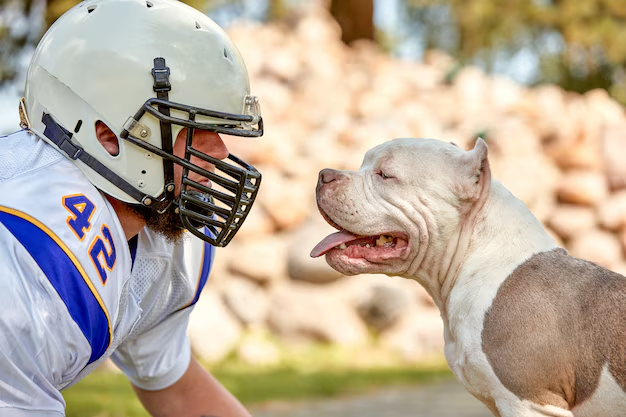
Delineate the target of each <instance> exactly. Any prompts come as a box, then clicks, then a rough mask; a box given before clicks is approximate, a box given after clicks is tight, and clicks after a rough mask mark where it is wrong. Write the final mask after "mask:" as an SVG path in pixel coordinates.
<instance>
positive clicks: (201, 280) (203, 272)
mask: <svg viewBox="0 0 626 417" xmlns="http://www.w3.org/2000/svg"><path fill="white" fill-rule="evenodd" d="M204 233H205V234H208V233H211V232H210V231H209V229H207V228H206V227H205V228H204ZM213 259H215V247H214V246H213V245H209V244H208V243H206V242H204V246H203V248H202V267H201V268H200V274H199V275H198V286H197V287H196V294H195V295H194V297H193V299H192V300H191V301H190V302H189V303H187V304H186V305H185V306H184V307H181V308H179V309H178V310H177V311H180V310H183V309H185V308H187V307H189V306H192V305H194V304H195V303H197V302H198V299H199V298H200V293H201V292H202V289H203V288H204V286H205V284H206V282H207V281H208V279H209V274H210V273H211V267H212V266H213Z"/></svg>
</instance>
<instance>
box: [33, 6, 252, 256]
mask: <svg viewBox="0 0 626 417" xmlns="http://www.w3.org/2000/svg"><path fill="white" fill-rule="evenodd" d="M21 111H22V113H23V116H24V117H23V120H24V119H27V122H28V124H29V126H28V128H30V129H31V130H32V131H33V132H35V133H36V134H37V135H38V136H40V137H42V138H43V139H44V140H46V141H48V142H49V143H51V144H53V145H54V146H56V147H57V148H58V149H60V151H61V152H62V153H64V154H66V155H67V156H68V157H69V158H70V159H72V160H73V161H74V163H75V164H76V165H77V166H78V167H79V168H80V169H81V170H82V171H83V172H84V173H85V175H86V176H87V177H88V178H89V180H90V181H91V182H92V183H93V184H94V185H95V186H96V187H98V188H99V189H101V190H102V191H103V192H105V193H107V194H109V195H111V196H113V197H115V198H117V199H119V200H122V201H124V202H127V203H131V204H142V205H144V206H147V207H150V208H154V209H155V210H157V211H159V212H165V211H167V210H175V211H176V212H177V213H180V217H181V222H182V227H185V228H187V229H189V230H190V231H191V232H192V233H194V234H195V235H197V236H199V237H200V238H202V239H204V240H206V241H208V242H209V243H211V244H213V245H216V246H225V245H226V244H228V242H229V241H230V240H231V239H232V237H233V236H234V234H235V233H236V232H237V230H238V229H239V227H240V226H241V224H242V223H243V221H244V219H245V218H246V216H247V214H248V212H249V210H250V207H251V205H252V203H253V202H254V199H255V197H256V194H257V191H258V187H259V185H260V181H261V175H260V174H259V172H258V171H257V170H256V169H255V168H254V167H252V166H251V165H249V164H247V163H246V162H244V161H242V160H240V159H239V158H237V157H235V156H234V155H229V157H228V160H223V161H220V160H217V159H215V158H212V157H211V156H209V155H206V154H204V153H201V152H199V151H198V150H196V149H194V148H193V147H192V143H191V139H192V137H193V131H194V129H204V130H209V131H213V132H218V133H225V134H229V135H237V136H255V137H256V136H261V135H262V134H263V120H262V118H261V114H260V109H259V105H258V100H257V98H256V97H254V96H251V95H250V92H249V80H248V73H247V70H246V67H245V64H244V62H243V59H242V57H241V55H240V54H239V52H238V50H237V49H236V47H235V45H234V44H233V43H232V41H231V40H230V39H229V38H228V36H227V35H226V34H225V32H224V31H223V30H222V29H221V28H220V27H219V26H217V25H216V24H215V23H214V22H213V21H212V20H211V19H210V18H209V17H208V16H206V15H205V14H203V13H201V12H199V11H197V10H195V9H193V8H191V7H189V6H187V5H185V4H184V3H181V2H179V1H177V0H87V1H84V2H82V3H80V4H78V5H77V6H75V7H73V8H72V9H70V10H69V11H68V12H66V13H65V14H64V15H63V16H61V17H60V18H59V19H58V20H57V21H56V22H55V23H54V24H53V25H52V26H51V27H50V29H49V30H48V31H47V32H46V34H45V35H44V36H43V38H42V40H41V41H40V43H39V45H38V47H37V49H36V51H35V54H34V56H33V58H32V61H31V64H30V67H29V69H28V74H27V77H26V88H25V100H24V101H23V104H22V109H21ZM97 121H102V122H104V123H105V124H106V125H107V126H108V127H109V128H110V129H111V130H112V131H113V132H114V133H115V134H116V135H117V137H118V138H119V154H118V155H111V154H109V153H108V152H107V151H106V150H105V149H104V147H103V146H102V145H101V144H100V142H99V141H98V140H97V138H96V132H95V126H96V122H97ZM184 127H187V128H188V134H187V147H186V153H185V157H184V158H178V157H176V156H174V155H173V154H172V148H173V141H174V140H175V139H176V136H177V135H178V133H179V132H180V131H181V129H182V128H184ZM191 156H195V157H198V158H200V159H202V160H205V161H209V162H210V163H211V164H213V165H214V166H215V167H216V170H215V171H216V172H215V173H212V172H208V171H206V170H203V169H202V168H200V167H198V166H197V165H194V164H192V163H191V162H190V158H191ZM174 164H179V165H181V166H182V167H183V183H182V186H181V193H180V196H175V195H174ZM190 171H192V172H195V173H197V174H200V175H202V176H204V177H205V178H208V179H209V180H210V181H211V183H212V184H214V185H217V186H213V187H211V188H208V187H206V186H204V185H203V184H201V183H198V182H195V181H191V180H190V179H189V178H188V174H189V172H190ZM203 226H206V227H208V228H209V230H210V231H211V234H212V235H213V236H206V235H205V234H204V233H202V231H201V230H197V229H203Z"/></svg>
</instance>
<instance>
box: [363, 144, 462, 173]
mask: <svg viewBox="0 0 626 417" xmlns="http://www.w3.org/2000/svg"><path fill="white" fill-rule="evenodd" d="M464 153H465V151H464V150H463V149H461V148H459V147H458V145H456V144H453V143H450V142H444V141H441V140H437V139H420V138H398V139H392V140H390V141H387V142H384V143H382V144H380V145H378V146H376V147H374V148H372V149H370V150H369V151H368V152H367V153H366V154H365V157H364V159H363V166H364V167H372V166H375V165H376V164H377V163H379V162H380V161H381V160H386V161H390V162H393V161H394V160H397V161H398V162H400V161H407V162H408V161H412V162H414V163H417V162H419V161H423V162H429V163H431V164H432V163H434V164H439V163H446V161H449V160H450V159H451V158H455V157H460V156H461V155H463V154H464Z"/></svg>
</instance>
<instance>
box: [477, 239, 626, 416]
mask: <svg viewBox="0 0 626 417" xmlns="http://www.w3.org/2000/svg"><path fill="white" fill-rule="evenodd" d="M482 349H483V352H484V353H485V355H486V356H487V359H488V360H489V363H490V364H491V366H492V368H493V370H494V372H495V374H496V375H497V376H498V378H499V379H500V382H502V384H503V385H504V386H505V387H506V388H507V389H508V390H509V391H511V392H512V393H514V394H515V395H516V396H517V397H519V398H520V399H526V400H529V401H532V402H534V403H537V404H542V405H548V404H550V405H554V406H557V407H561V408H564V409H572V408H573V407H574V406H576V405H580V404H582V403H583V402H584V401H585V400H587V399H589V398H590V397H591V396H592V395H593V393H594V392H595V390H596V389H597V387H598V383H599V380H600V374H601V373H602V368H603V367H604V366H605V365H608V369H609V371H610V373H611V374H612V375H613V377H614V378H615V380H616V381H617V383H618V384H619V385H620V387H622V390H624V391H626V278H625V277H623V276H622V275H619V274H617V273H615V272H612V271H609V270H607V269H604V268H602V267H600V266H598V265H596V264H594V263H591V262H588V261H585V260H582V259H578V258H574V257H572V256H568V255H567V253H566V252H565V250H563V249H555V250H552V251H549V252H543V253H539V254H536V255H534V256H532V257H531V258H530V259H528V260H527V261H526V262H524V263H523V264H521V265H520V266H518V267H517V269H516V270H515V271H513V273H512V274H511V275H510V276H509V277H508V278H507V279H506V280H505V281H504V282H503V283H502V285H501V286H500V288H499V289H498V293H497V294H496V297H495V298H494V300H493V303H492V306H491V308H490V309H489V310H488V311H487V312H486V313H485V321H484V327H483V332H482Z"/></svg>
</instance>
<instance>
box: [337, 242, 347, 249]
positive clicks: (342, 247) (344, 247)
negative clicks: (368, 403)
mask: <svg viewBox="0 0 626 417" xmlns="http://www.w3.org/2000/svg"><path fill="white" fill-rule="evenodd" d="M338 247H339V249H346V248H347V246H346V244H345V243H342V244H341V245H339V246H338Z"/></svg>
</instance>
